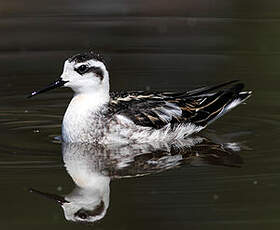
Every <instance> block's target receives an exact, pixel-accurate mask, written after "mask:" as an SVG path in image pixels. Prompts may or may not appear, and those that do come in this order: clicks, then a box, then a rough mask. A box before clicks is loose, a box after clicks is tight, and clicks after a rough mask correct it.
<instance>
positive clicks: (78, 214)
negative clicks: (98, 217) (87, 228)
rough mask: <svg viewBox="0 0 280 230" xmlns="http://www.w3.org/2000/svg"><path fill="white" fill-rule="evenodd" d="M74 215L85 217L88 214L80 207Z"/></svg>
mask: <svg viewBox="0 0 280 230" xmlns="http://www.w3.org/2000/svg"><path fill="white" fill-rule="evenodd" d="M74 216H78V217H79V218H81V219H86V218H87V217H88V215H87V213H86V211H85V210H84V209H80V210H79V211H78V212H76V213H75V214H74Z"/></svg>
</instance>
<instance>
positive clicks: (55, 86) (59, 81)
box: [27, 78, 68, 98]
mask: <svg viewBox="0 0 280 230" xmlns="http://www.w3.org/2000/svg"><path fill="white" fill-rule="evenodd" d="M67 82H68V81H63V80H62V78H59V79H57V80H56V81H55V82H53V83H52V84H50V85H48V86H47V87H46V88H43V89H41V90H38V91H34V92H33V93H32V94H30V95H29V96H27V98H30V97H33V96H35V95H37V94H40V93H44V92H47V91H49V90H52V89H55V88H58V87H61V86H63V85H64V84H65V83H67Z"/></svg>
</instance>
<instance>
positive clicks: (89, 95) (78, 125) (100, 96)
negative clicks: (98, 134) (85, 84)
mask: <svg viewBox="0 0 280 230" xmlns="http://www.w3.org/2000/svg"><path fill="white" fill-rule="evenodd" d="M109 100H110V96H109V90H108V91H105V92H104V91H103V90H102V89H100V90H98V91H95V92H84V93H75V94H74V97H73V98H72V100H71V102H70V104H69V106H68V108H67V110H66V112H65V114H64V117H63V123H62V138H63V141H64V142H67V143H69V142H88V140H89V139H91V138H90V137H88V135H89V132H88V129H90V127H91V125H92V124H93V123H98V122H99V121H98V119H99V118H100V117H99V116H98V114H99V113H100V112H101V111H102V108H103V107H104V105H106V104H107V103H108V102H109Z"/></svg>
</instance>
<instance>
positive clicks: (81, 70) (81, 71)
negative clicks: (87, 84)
mask: <svg viewBox="0 0 280 230" xmlns="http://www.w3.org/2000/svg"><path fill="white" fill-rule="evenodd" d="M75 70H76V71H77V72H78V73H79V74H84V73H86V72H87V71H88V70H89V67H88V66H86V65H80V66H79V67H78V68H77V69H75Z"/></svg>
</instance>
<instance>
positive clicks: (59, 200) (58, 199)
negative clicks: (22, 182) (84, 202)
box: [29, 188, 69, 205]
mask: <svg viewBox="0 0 280 230" xmlns="http://www.w3.org/2000/svg"><path fill="white" fill-rule="evenodd" d="M29 192H33V193H37V194H39V195H41V196H43V197H45V198H47V199H50V200H54V201H56V202H57V203H58V204H60V205H63V204H64V203H69V201H67V200H65V198H64V197H63V196H59V195H56V194H51V193H46V192H41V191H39V190H36V189H33V188H31V189H29Z"/></svg>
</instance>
